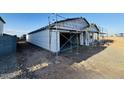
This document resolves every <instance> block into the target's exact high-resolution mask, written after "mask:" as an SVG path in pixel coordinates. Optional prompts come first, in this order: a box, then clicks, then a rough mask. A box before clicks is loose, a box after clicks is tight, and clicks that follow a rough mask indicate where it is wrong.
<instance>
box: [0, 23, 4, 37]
mask: <svg viewBox="0 0 124 93" xmlns="http://www.w3.org/2000/svg"><path fill="white" fill-rule="evenodd" d="M3 24H4V23H3V22H2V21H0V35H2V33H3Z"/></svg>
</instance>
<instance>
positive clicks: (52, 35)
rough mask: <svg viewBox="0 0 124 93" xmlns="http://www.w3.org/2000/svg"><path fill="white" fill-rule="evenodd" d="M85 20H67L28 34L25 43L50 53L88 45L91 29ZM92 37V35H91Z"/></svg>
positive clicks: (79, 18) (80, 18)
mask: <svg viewBox="0 0 124 93" xmlns="http://www.w3.org/2000/svg"><path fill="white" fill-rule="evenodd" d="M89 27H91V25H90V24H89V23H88V21H87V20H86V19H85V18H82V17H78V18H68V19H65V20H61V21H57V22H54V23H52V24H50V25H48V26H46V27H42V28H40V29H38V30H35V31H33V32H30V33H28V35H27V42H29V43H32V44H34V45H37V46H39V47H42V48H44V49H46V50H49V51H51V52H60V51H63V50H65V49H69V48H70V46H71V47H75V46H77V45H89V43H90V41H91V39H90V36H89V33H90V32H93V31H91V30H92V29H90V30H89V29H88V28H89ZM92 35H93V34H92Z"/></svg>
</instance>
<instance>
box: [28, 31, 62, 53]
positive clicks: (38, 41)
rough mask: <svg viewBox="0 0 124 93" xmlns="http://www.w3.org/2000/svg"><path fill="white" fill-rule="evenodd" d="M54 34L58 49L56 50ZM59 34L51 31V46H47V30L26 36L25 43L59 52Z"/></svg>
mask: <svg viewBox="0 0 124 93" xmlns="http://www.w3.org/2000/svg"><path fill="white" fill-rule="evenodd" d="M56 34H57V38H58V40H57V41H58V42H57V43H58V47H57V48H56ZM59 40H60V39H59V32H58V33H57V32H55V31H51V46H50V45H49V30H44V31H40V32H36V33H33V34H29V35H27V42H30V43H32V44H34V45H37V46H39V47H42V48H44V49H46V50H49V51H52V52H57V51H59V50H60V46H59V45H60V44H59Z"/></svg>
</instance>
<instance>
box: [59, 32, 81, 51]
mask: <svg viewBox="0 0 124 93" xmlns="http://www.w3.org/2000/svg"><path fill="white" fill-rule="evenodd" d="M79 44H80V33H66V32H61V33H60V51H61V52H63V51H66V50H70V49H72V48H75V47H77V45H79Z"/></svg>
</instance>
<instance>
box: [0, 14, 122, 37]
mask: <svg viewBox="0 0 124 93" xmlns="http://www.w3.org/2000/svg"><path fill="white" fill-rule="evenodd" d="M59 15H61V16H62V17H64V18H72V17H84V18H86V19H87V21H88V22H89V23H95V24H97V25H98V26H100V27H103V30H104V32H108V34H109V35H113V34H116V33H121V32H123V33H124V13H59ZM0 16H1V17H2V18H3V19H4V21H5V22H6V24H5V25H4V32H5V33H8V34H12V35H17V36H21V35H23V34H27V33H29V32H31V31H34V30H36V29H39V28H41V27H43V26H46V25H48V23H49V21H48V17H49V16H50V18H51V19H50V21H51V22H53V20H52V19H54V18H55V15H53V14H51V13H0ZM64 18H60V17H58V20H62V19H64Z"/></svg>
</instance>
